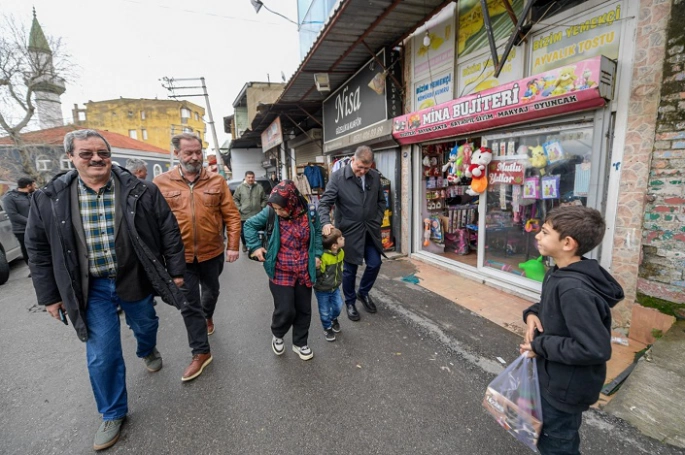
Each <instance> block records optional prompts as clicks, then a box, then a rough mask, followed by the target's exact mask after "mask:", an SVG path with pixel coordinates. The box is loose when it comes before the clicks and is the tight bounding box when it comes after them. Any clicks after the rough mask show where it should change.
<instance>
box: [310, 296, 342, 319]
mask: <svg viewBox="0 0 685 455" xmlns="http://www.w3.org/2000/svg"><path fill="white" fill-rule="evenodd" d="M314 294H315V295H316V301H317V302H318V303H319V316H320V317H321V325H323V328H324V329H330V328H331V326H332V324H333V322H332V321H333V319H338V316H340V310H342V306H343V301H342V297H341V295H340V288H335V289H333V290H332V291H317V290H316V289H314Z"/></svg>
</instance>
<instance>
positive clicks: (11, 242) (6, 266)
mask: <svg viewBox="0 0 685 455" xmlns="http://www.w3.org/2000/svg"><path fill="white" fill-rule="evenodd" d="M21 257H22V255H21V246H20V245H19V241H18V240H17V238H16V237H15V236H14V234H13V233H12V223H11V222H10V217H9V216H8V215H7V213H6V212H5V209H3V207H2V203H0V284H5V283H6V282H7V280H8V279H9V277H10V262H12V261H13V260H15V259H19V258H21Z"/></svg>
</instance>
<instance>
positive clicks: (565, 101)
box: [392, 56, 615, 144]
mask: <svg viewBox="0 0 685 455" xmlns="http://www.w3.org/2000/svg"><path fill="white" fill-rule="evenodd" d="M614 71H615V65H614V63H613V62H611V61H610V60H609V59H607V58H606V57H603V56H598V57H594V58H591V59H588V60H583V61H580V62H576V63H574V64H573V65H568V66H564V67H562V68H557V69H555V70H551V71H547V72H545V73H541V74H538V75H536V76H531V77H528V78H526V79H522V80H520V81H516V82H510V83H508V84H504V85H502V86H500V87H496V88H492V89H488V90H483V91H482V92H478V93H474V94H472V95H469V96H465V97H463V98H457V99H455V100H452V101H448V102H446V103H442V104H439V105H437V106H433V107H431V108H428V109H423V110H420V111H417V112H412V113H411V114H405V115H402V116H399V117H395V118H394V119H393V133H392V134H393V137H394V138H395V140H396V141H397V142H399V143H400V144H413V143H416V142H424V141H427V140H432V139H439V138H444V137H450V136H458V135H460V134H467V133H472V132H475V131H483V130H488V129H492V128H496V127H499V126H505V125H513V124H517V123H523V122H529V121H531V120H539V119H543V118H548V117H551V116H553V115H559V114H565V113H570V112H578V111H583V110H588V109H596V108H598V107H602V106H604V105H605V104H606V99H610V98H611V93H612V90H611V89H612V84H613V74H614Z"/></svg>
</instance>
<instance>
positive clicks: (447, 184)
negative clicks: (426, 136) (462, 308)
mask: <svg viewBox="0 0 685 455" xmlns="http://www.w3.org/2000/svg"><path fill="white" fill-rule="evenodd" d="M478 146H480V141H479V140H472V139H469V140H462V141H458V142H445V143H441V144H431V145H425V146H423V147H422V166H423V167H422V169H423V176H422V177H423V178H422V180H423V185H422V188H421V191H422V197H421V199H422V220H423V229H424V232H423V243H422V249H423V251H427V252H430V253H435V254H439V255H441V256H444V257H446V258H448V259H451V260H454V261H457V262H460V263H462V264H466V265H468V266H473V267H475V266H476V265H477V252H478V244H477V235H475V232H474V231H475V230H477V226H478V197H477V196H473V195H470V194H468V193H467V191H468V189H469V186H468V183H469V181H468V179H467V178H466V177H465V175H464V171H465V170H466V163H467V162H468V157H469V156H470V154H471V151H472V150H473V149H474V147H478Z"/></svg>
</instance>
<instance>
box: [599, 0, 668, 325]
mask: <svg viewBox="0 0 685 455" xmlns="http://www.w3.org/2000/svg"><path fill="white" fill-rule="evenodd" d="M639 3H640V6H639V13H638V17H637V18H636V20H637V21H638V22H637V27H636V35H635V45H634V59H633V71H632V82H631V86H630V101H629V105H628V119H627V128H626V134H625V145H624V151H623V159H622V161H621V162H619V163H618V165H619V166H620V169H621V177H620V184H619V193H618V201H617V204H618V211H617V214H616V220H615V230H614V247H613V251H612V256H613V260H612V264H611V272H612V274H613V275H614V276H615V277H616V278H617V279H618V281H619V282H620V283H621V285H622V286H623V287H624V290H625V292H626V300H625V302H624V303H622V304H621V305H618V306H617V308H616V309H615V311H614V321H615V324H616V325H618V326H622V327H626V326H628V325H629V324H630V320H631V317H632V310H633V303H634V302H635V299H636V291H637V280H638V269H639V264H640V262H641V255H642V244H641V239H642V238H643V232H642V225H643V221H642V220H643V219H644V214H645V203H646V195H647V191H648V181H649V180H650V162H651V158H652V151H653V146H654V136H655V130H656V121H657V110H658V107H659V101H660V96H659V92H660V89H661V80H662V78H663V59H664V52H665V46H666V27H667V24H668V20H669V13H670V9H671V2H670V0H639Z"/></svg>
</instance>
